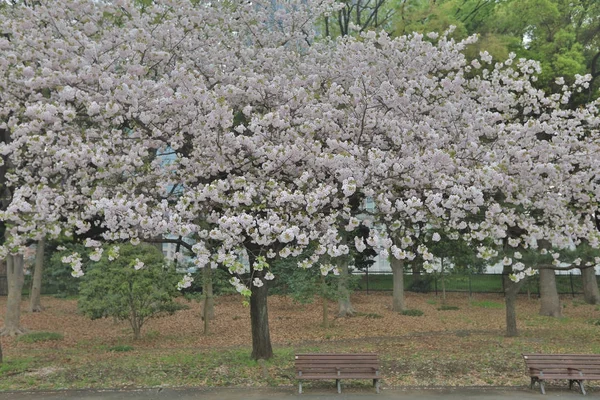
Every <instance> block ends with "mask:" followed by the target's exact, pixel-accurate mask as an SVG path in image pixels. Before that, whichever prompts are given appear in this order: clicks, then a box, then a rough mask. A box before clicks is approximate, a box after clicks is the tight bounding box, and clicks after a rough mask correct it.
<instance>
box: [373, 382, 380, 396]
mask: <svg viewBox="0 0 600 400" xmlns="http://www.w3.org/2000/svg"><path fill="white" fill-rule="evenodd" d="M373 384H374V385H375V390H376V391H377V393H379V379H373Z"/></svg>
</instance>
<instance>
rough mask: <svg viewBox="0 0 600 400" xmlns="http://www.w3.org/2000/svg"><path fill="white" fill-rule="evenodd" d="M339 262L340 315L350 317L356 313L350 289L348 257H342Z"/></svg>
mask: <svg viewBox="0 0 600 400" xmlns="http://www.w3.org/2000/svg"><path fill="white" fill-rule="evenodd" d="M338 262H339V264H338V266H339V270H340V276H339V280H338V296H339V297H338V316H339V317H348V316H352V315H354V314H355V313H356V310H354V307H352V303H351V302H350V290H349V289H348V276H349V272H348V257H340V260H339V261H338Z"/></svg>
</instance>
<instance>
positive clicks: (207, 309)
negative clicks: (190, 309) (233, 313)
mask: <svg viewBox="0 0 600 400" xmlns="http://www.w3.org/2000/svg"><path fill="white" fill-rule="evenodd" d="M202 278H203V279H202V293H203V294H204V303H203V307H202V319H203V320H204V334H205V335H208V334H209V323H210V321H211V320H213V319H214V318H215V302H214V297H213V285H212V269H211V267H210V266H209V265H207V266H205V267H204V269H203V270H202Z"/></svg>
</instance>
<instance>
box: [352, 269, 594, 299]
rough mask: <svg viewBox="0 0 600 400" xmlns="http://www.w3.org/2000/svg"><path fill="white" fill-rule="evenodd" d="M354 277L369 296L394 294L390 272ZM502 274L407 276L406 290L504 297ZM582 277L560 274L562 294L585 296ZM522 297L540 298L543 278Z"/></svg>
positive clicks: (531, 281)
mask: <svg viewBox="0 0 600 400" xmlns="http://www.w3.org/2000/svg"><path fill="white" fill-rule="evenodd" d="M353 274H355V275H356V276H357V278H358V279H359V282H358V290H361V291H366V292H367V293H369V292H371V291H372V292H379V291H391V290H392V288H393V277H392V274H391V273H390V272H373V271H372V272H368V271H367V272H364V273H363V272H359V271H354V272H353ZM502 278H503V275H502V274H475V273H472V274H469V273H452V274H448V275H445V276H443V277H442V276H440V275H439V274H420V275H413V274H410V273H407V274H404V290H406V291H411V292H423V293H436V294H438V293H441V292H442V291H444V290H445V291H446V292H464V293H469V295H471V294H472V293H504V279H502ZM581 279H582V278H581V275H578V274H573V273H569V274H560V275H558V274H557V275H556V287H557V290H558V293H559V294H568V295H572V296H575V295H577V294H582V293H583V283H582V280H581ZM520 293H524V294H533V295H539V293H540V285H539V276H538V275H534V276H530V277H528V278H527V279H526V281H525V282H524V283H523V285H522V286H521V290H520Z"/></svg>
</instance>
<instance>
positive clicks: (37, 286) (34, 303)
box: [29, 239, 46, 312]
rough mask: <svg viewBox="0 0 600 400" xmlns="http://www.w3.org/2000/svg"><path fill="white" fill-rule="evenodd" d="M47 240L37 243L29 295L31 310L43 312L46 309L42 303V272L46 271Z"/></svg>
mask: <svg viewBox="0 0 600 400" xmlns="http://www.w3.org/2000/svg"><path fill="white" fill-rule="evenodd" d="M45 246H46V243H45V240H44V239H41V240H40V241H39V242H38V243H37V248H36V250H35V269H34V270H33V282H32V285H31V296H29V311H30V312H41V311H43V310H44V308H43V307H42V303H41V297H42V274H43V272H44V248H45Z"/></svg>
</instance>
